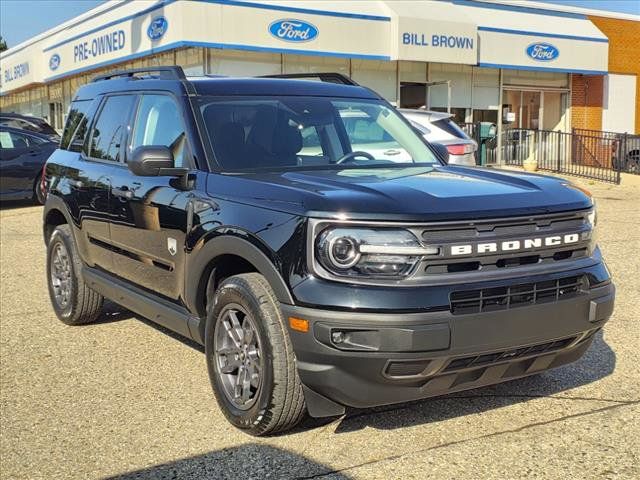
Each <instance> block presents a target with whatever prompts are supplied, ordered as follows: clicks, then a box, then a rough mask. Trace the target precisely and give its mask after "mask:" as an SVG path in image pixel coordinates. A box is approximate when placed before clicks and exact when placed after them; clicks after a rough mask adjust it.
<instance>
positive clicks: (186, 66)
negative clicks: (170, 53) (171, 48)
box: [176, 48, 204, 76]
mask: <svg viewBox="0 0 640 480" xmlns="http://www.w3.org/2000/svg"><path fill="white" fill-rule="evenodd" d="M176 65H180V66H181V67H182V69H183V70H184V73H185V75H194V76H197V75H204V56H203V49H202V48H184V49H182V50H177V51H176Z"/></svg>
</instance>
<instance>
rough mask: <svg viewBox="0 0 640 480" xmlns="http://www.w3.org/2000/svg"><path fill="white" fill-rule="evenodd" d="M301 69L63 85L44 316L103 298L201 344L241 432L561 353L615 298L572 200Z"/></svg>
mask: <svg viewBox="0 0 640 480" xmlns="http://www.w3.org/2000/svg"><path fill="white" fill-rule="evenodd" d="M316 77H318V78H316V79H302V80H301V79H291V78H213V77H211V78H209V77H200V78H189V79H187V78H186V77H185V76H184V74H183V72H182V70H181V69H180V68H178V67H162V68H156V69H155V70H153V71H148V70H147V71H136V70H134V71H127V72H120V73H115V74H111V75H108V76H102V77H99V78H97V79H95V80H94V81H93V82H92V83H90V84H88V85H86V86H83V87H82V88H80V90H79V91H78V93H77V94H76V96H75V98H74V100H73V104H72V106H71V110H70V114H69V118H68V121H67V125H66V128H65V131H64V134H63V139H62V142H61V145H60V148H59V149H58V150H57V151H56V152H55V153H54V154H53V155H52V156H51V158H50V159H49V161H48V162H47V166H46V172H45V185H46V188H47V190H48V196H47V200H46V205H45V209H44V238H45V242H46V245H47V252H48V255H47V272H48V273H47V276H48V281H49V292H50V296H51V301H52V303H53V307H54V309H55V312H56V314H57V315H58V317H59V318H60V319H61V320H62V321H63V322H65V323H67V324H70V325H77V324H83V323H87V322H90V321H92V320H94V319H96V318H97V317H98V315H99V314H100V309H101V307H102V303H103V298H108V299H111V300H113V301H115V302H117V303H119V304H121V305H123V306H124V307H126V308H128V309H130V310H132V311H133V312H136V313H137V314H139V315H142V316H144V317H147V318H149V319H151V320H153V321H154V322H157V323H159V324H161V325H164V326H165V327H167V328H169V329H171V330H173V331H175V332H177V333H179V334H180V335H183V336H185V337H188V338H191V339H193V340H195V341H196V342H198V343H200V344H203V345H204V348H205V353H206V362H207V366H208V369H209V374H210V379H211V383H212V385H213V391H214V393H215V397H216V398H217V401H218V403H219V405H220V407H221V409H222V410H223V412H224V414H225V415H226V417H227V418H228V419H229V421H230V422H231V423H233V424H234V425H236V426H237V427H239V428H242V429H244V430H246V431H248V432H249V433H251V434H254V435H260V434H267V433H272V432H277V431H283V430H287V429H289V428H291V427H293V426H294V425H296V423H297V422H298V421H299V420H300V419H301V418H302V417H303V416H304V414H305V412H308V413H309V414H310V415H311V416H315V417H322V416H336V415H341V414H343V413H344V412H345V407H357V408H362V407H370V406H375V405H383V404H391V403H395V402H403V401H408V400H415V399H420V398H425V397H428V396H433V395H440V394H443V393H448V392H453V391H457V390H464V389H469V388H475V387H480V386H483V385H488V384H492V383H496V382H500V381H504V380H509V379H513V378H517V377H522V376H525V375H530V374H534V373H538V372H541V371H543V370H546V369H549V368H553V367H557V366H560V365H563V364H566V363H568V362H571V361H574V360H576V359H578V358H580V356H581V355H582V354H583V353H584V352H585V351H586V350H587V348H588V347H589V345H590V344H591V342H592V339H593V336H594V334H595V332H597V331H598V330H599V329H600V328H602V326H603V324H604V323H605V321H606V320H607V319H608V318H609V316H610V315H611V314H612V311H613V303H614V286H613V284H612V283H611V279H610V275H609V273H608V271H607V268H606V267H605V264H604V262H603V260H602V257H601V255H600V250H599V249H598V248H597V246H596V244H595V226H596V218H595V217H596V214H595V208H594V204H593V201H592V199H591V197H590V195H589V194H588V193H587V192H585V191H583V190H581V189H580V188H578V187H576V186H574V185H572V184H570V183H567V182H566V181H563V180H559V179H556V178H552V177H546V176H541V175H532V174H517V173H512V172H501V171H496V170H491V169H480V168H466V167H457V166H448V165H446V159H445V158H444V157H443V155H442V153H440V152H442V148H439V147H438V146H432V145H429V144H427V143H426V142H425V141H424V140H423V139H422V137H421V136H420V135H419V134H417V133H416V132H415V131H414V130H413V129H412V127H411V125H410V124H409V123H408V122H407V121H406V120H405V119H404V118H403V117H402V116H401V115H399V114H398V113H397V112H396V111H395V109H394V108H393V107H392V106H391V105H390V104H389V103H388V102H386V101H385V100H383V99H382V98H381V97H380V96H379V95H377V94H376V93H374V92H372V91H371V90H369V89H367V88H363V87H361V86H358V85H357V84H355V83H354V82H352V81H351V80H350V79H348V78H346V77H342V76H340V75H337V74H319V75H316ZM313 80H316V81H313ZM317 80H321V81H317ZM347 119H348V121H346V120H347Z"/></svg>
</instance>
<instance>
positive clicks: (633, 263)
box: [0, 177, 640, 479]
mask: <svg viewBox="0 0 640 480" xmlns="http://www.w3.org/2000/svg"><path fill="white" fill-rule="evenodd" d="M628 179H629V180H628ZM638 180H640V178H639V177H636V178H631V177H625V181H624V183H623V185H621V186H614V185H605V184H598V183H589V182H586V181H583V182H582V184H583V185H585V186H586V187H587V188H589V189H590V190H592V191H593V192H594V194H595V196H596V198H597V200H598V206H599V215H600V217H599V221H600V231H599V236H600V244H601V247H602V249H603V251H604V254H605V258H606V260H607V263H608V266H609V267H610V269H611V271H612V272H613V276H614V279H615V281H616V284H617V288H618V300H617V306H616V311H615V314H614V316H613V318H612V319H611V321H610V323H609V324H608V325H607V327H606V328H605V330H604V333H603V334H600V335H599V336H598V337H597V338H596V341H595V343H594V345H593V346H592V347H591V349H590V350H589V351H588V352H587V354H586V355H585V357H583V358H582V359H581V360H580V361H579V362H577V363H574V364H572V365H569V366H566V367H563V368H560V369H557V370H554V371H550V372H547V373H544V374H542V375H539V376H536V377H532V378H527V379H523V380H517V381H513V382H510V383H506V384H502V385H498V386H495V387H490V388H483V389H479V390H473V391H469V392H463V393H459V394H454V395H450V396H447V397H441V398H435V399H429V400H425V401H422V402H417V403H412V404H408V405H399V406H391V407H385V408H380V409H376V410H368V411H361V412H354V413H352V414H350V415H349V416H347V417H346V418H342V419H339V420H336V421H333V422H332V423H325V424H320V425H318V424H310V425H306V426H304V427H302V428H300V429H298V430H297V431H296V432H294V433H291V434H288V435H282V436H278V437H271V438H263V439H255V438H253V437H249V436H247V435H245V434H243V433H240V432H239V431H237V430H235V429H234V428H233V427H231V426H230V425H229V424H228V423H227V422H226V421H225V419H224V417H223V415H222V413H221V412H220V411H219V410H218V409H217V406H216V404H215V401H214V399H213V396H212V393H211V388H210V386H209V380H208V377H207V371H206V366H205V361H204V356H203V354H202V351H201V349H200V348H199V347H198V346H196V345H194V344H192V343H190V342H189V341H187V340H184V339H179V338H178V337H176V336H173V335H168V334H167V332H166V331H164V330H162V329H160V328H159V327H155V326H153V324H151V323H150V322H149V321H146V320H143V319H140V318H136V317H134V316H133V315H132V314H131V313H129V312H127V311H123V310H122V309H120V308H118V307H117V306H114V305H110V306H109V308H108V309H107V312H106V313H105V315H104V316H103V317H102V318H101V321H100V322H98V323H97V324H94V325H90V326H83V327H68V326H65V325H63V324H62V323H61V322H59V321H58V320H57V319H56V317H55V315H54V313H53V311H52V309H51V307H50V304H49V298H48V295H47V288H46V280H45V274H44V260H45V250H44V245H43V242H42V236H41V231H40V228H41V227H40V223H41V208H39V207H33V206H28V205H26V206H25V205H8V206H7V205H5V206H4V207H3V208H2V210H1V211H0V249H1V255H0V275H1V276H0V361H1V368H0V373H1V378H0V408H1V411H0V414H1V417H0V418H1V430H0V448H1V451H0V452H1V453H0V478H2V479H17V478H20V479H55V478H70V479H71V478H73V479H93V478H115V479H173V478H180V479H182V478H193V479H196V478H215V479H218V478H220V479H224V478H229V479H249V478H255V479H263V478H270V479H271V478H273V479H275V478H291V479H308V478H320V479H365V478H366V479H392V478H402V479H408V478H418V479H423V478H437V479H448V478H522V477H530V478H550V479H551V478H629V479H631V478H640V374H639V373H638V365H639V364H640V352H639V348H638V344H639V340H640V326H639V325H640V302H639V300H638V299H639V298H640V255H638V252H639V251H640V181H638Z"/></svg>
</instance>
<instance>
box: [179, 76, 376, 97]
mask: <svg viewBox="0 0 640 480" xmlns="http://www.w3.org/2000/svg"><path fill="white" fill-rule="evenodd" d="M189 81H190V82H191V83H192V84H193V86H194V87H195V89H196V92H197V93H198V94H200V95H300V96H318V97H350V98H354V97H355V98H371V99H374V98H379V97H378V96H377V95H376V94H374V93H373V92H372V91H371V90H369V89H367V88H363V87H360V86H353V85H342V84H337V83H328V82H320V81H313V80H296V79H288V78H260V77H249V78H233V77H215V78H209V77H198V78H190V79H189Z"/></svg>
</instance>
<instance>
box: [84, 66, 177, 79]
mask: <svg viewBox="0 0 640 480" xmlns="http://www.w3.org/2000/svg"><path fill="white" fill-rule="evenodd" d="M138 73H159V74H160V78H162V79H165V80H186V78H187V77H186V76H185V74H184V71H183V70H182V67H180V66H177V65H174V66H172V67H148V68H132V69H130V70H119V71H116V72H111V73H105V74H104V75H98V76H96V77H94V78H93V80H91V81H92V82H100V81H102V80H111V79H112V78H118V77H128V78H133V77H135V76H136V74H138Z"/></svg>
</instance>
